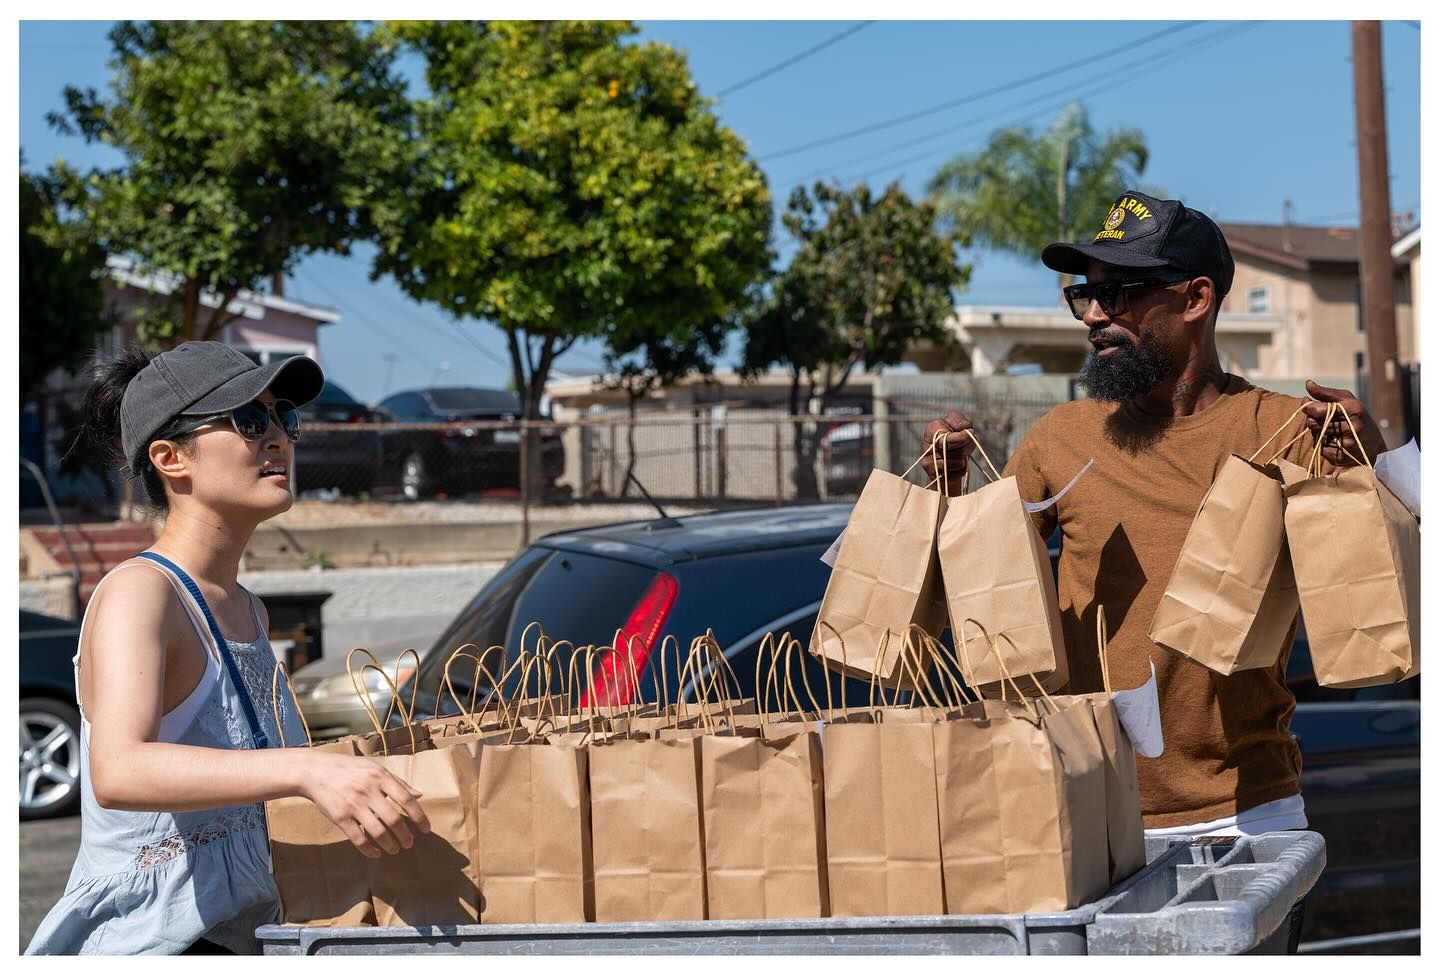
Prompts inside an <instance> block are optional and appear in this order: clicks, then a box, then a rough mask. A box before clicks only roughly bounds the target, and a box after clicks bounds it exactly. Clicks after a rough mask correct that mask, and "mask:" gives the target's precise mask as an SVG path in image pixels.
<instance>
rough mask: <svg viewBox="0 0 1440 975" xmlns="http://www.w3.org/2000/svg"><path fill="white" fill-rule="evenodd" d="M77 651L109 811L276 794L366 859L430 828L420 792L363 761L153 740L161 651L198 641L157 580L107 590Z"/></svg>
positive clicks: (219, 803) (115, 582)
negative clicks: (336, 830)
mask: <svg viewBox="0 0 1440 975" xmlns="http://www.w3.org/2000/svg"><path fill="white" fill-rule="evenodd" d="M96 598H97V599H99V600H101V602H100V603H99V604H98V605H96V606H95V607H94V608H93V609H92V611H91V622H90V625H89V627H87V630H88V635H89V639H88V641H87V645H86V646H84V647H82V648H81V672H82V674H87V679H86V680H85V685H86V694H85V695H84V707H85V712H86V715H87V717H88V718H89V720H90V769H89V774H90V781H91V787H92V789H93V790H94V793H95V798H96V800H97V801H98V802H99V803H100V804H101V805H102V806H105V807H107V808H112V809H130V810H145V811H154V812H187V811H192V810H199V809H215V808H219V807H223V806H231V805H239V804H242V803H249V802H263V801H265V800H268V799H278V798H281V797H283V796H303V797H305V798H307V799H310V800H311V801H313V802H314V803H315V804H316V805H317V806H318V807H319V808H320V811H321V812H323V813H324V814H325V815H326V816H327V817H328V818H329V819H330V820H331V821H332V822H334V823H335V824H336V825H337V826H339V827H340V828H341V829H343V830H344V831H345V833H346V835H347V836H349V838H350V840H351V842H352V843H354V844H355V845H356V846H357V847H359V848H360V849H361V850H362V851H364V852H365V853H367V855H370V856H379V855H380V850H384V851H385V852H387V853H395V852H398V851H399V850H400V849H401V848H408V847H409V846H410V845H411V844H412V843H413V832H412V829H411V827H412V826H414V827H418V828H419V829H420V830H421V831H422V832H428V831H429V821H428V820H427V819H426V817H425V813H424V811H423V810H421V808H420V805H419V803H418V802H417V801H416V800H417V799H418V798H419V797H420V793H419V792H417V791H415V790H414V789H412V788H411V787H410V786H409V785H407V784H406V783H405V782H403V781H401V780H400V779H399V778H397V777H396V776H395V775H393V774H391V773H390V772H388V771H387V770H385V769H383V768H381V767H380V766H379V765H378V764H377V763H375V762H372V761H370V760H368V759H365V758H359V757H354V756H347V755H336V754H333V753H325V752H312V751H309V750H308V749H303V748H283V749H264V750H261V751H253V750H230V749H223V748H203V747H198V746H194V745H175V744H169V743H165V742H160V741H156V738H157V737H158V735H159V729H160V718H161V715H162V707H163V705H162V700H163V693H164V684H165V659H166V647H167V646H186V645H187V643H194V642H195V641H197V640H198V639H199V637H198V635H197V634H196V633H195V630H194V627H193V626H192V625H191V623H190V620H189V617H188V616H187V615H186V613H185V610H184V609H183V608H182V607H181V605H180V603H179V601H178V599H177V598H176V596H175V594H174V591H173V590H172V589H171V587H170V585H169V583H168V582H167V581H166V580H165V579H164V577H162V576H159V575H158V574H155V573H151V572H138V571H133V570H132V571H127V572H124V573H122V574H120V575H118V576H116V577H115V578H113V579H111V580H110V581H109V583H108V584H107V585H106V586H104V587H103V588H102V590H101V592H100V593H99V594H98V595H97V597H96Z"/></svg>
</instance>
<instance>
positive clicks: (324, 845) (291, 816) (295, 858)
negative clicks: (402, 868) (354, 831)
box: [265, 796, 375, 928]
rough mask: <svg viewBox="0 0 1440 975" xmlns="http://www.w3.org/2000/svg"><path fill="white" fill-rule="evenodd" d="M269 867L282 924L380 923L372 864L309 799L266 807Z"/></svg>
mask: <svg viewBox="0 0 1440 975" xmlns="http://www.w3.org/2000/svg"><path fill="white" fill-rule="evenodd" d="M265 826H266V829H267V831H268V833H269V836H270V869H271V872H272V873H273V874H274V876H275V886H276V888H277V889H278V890H279V892H280V920H281V922H282V923H284V924H304V925H309V926H312V927H324V928H353V927H359V926H362V925H370V924H374V923H375V911H374V908H373V907H372V906H371V903H370V860H369V858H368V857H366V856H365V854H363V853H361V852H360V851H359V850H357V849H356V848H355V846H354V844H352V843H351V842H350V839H349V837H347V836H346V835H345V833H344V831H342V830H341V829H340V827H338V826H336V825H335V824H334V823H332V822H330V820H329V819H327V818H326V817H325V814H324V813H322V812H321V811H320V809H319V807H318V806H316V805H315V804H314V803H313V802H311V801H310V800H309V799H304V798H300V797H298V796H289V797H286V798H283V799H271V800H270V801H269V802H267V803H265Z"/></svg>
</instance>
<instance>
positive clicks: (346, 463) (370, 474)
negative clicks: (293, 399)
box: [293, 379, 381, 494]
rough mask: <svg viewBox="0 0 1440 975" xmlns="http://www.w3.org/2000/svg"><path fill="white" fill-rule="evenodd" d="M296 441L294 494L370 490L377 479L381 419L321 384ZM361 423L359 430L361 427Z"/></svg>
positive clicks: (303, 412) (303, 411) (333, 387)
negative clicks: (331, 427) (342, 427)
mask: <svg viewBox="0 0 1440 975" xmlns="http://www.w3.org/2000/svg"><path fill="white" fill-rule="evenodd" d="M300 417H301V420H302V425H301V431H300V440H299V442H298V443H296V444H295V476H294V478H293V483H294V485H295V493H296V494H299V493H301V492H303V491H314V490H317V489H321V490H324V489H330V490H336V491H340V492H342V493H344V494H366V493H369V492H370V491H373V490H374V488H375V482H376V480H377V479H378V477H379V474H380V460H381V452H380V451H381V444H380V430H379V429H378V428H377V427H375V426H373V424H375V423H377V422H378V421H379V419H380V414H379V413H377V412H375V411H374V410H372V409H370V408H369V407H368V406H366V405H365V404H364V403H361V402H360V401H359V400H357V399H355V397H353V396H351V395H350V394H349V393H347V392H346V391H345V390H344V389H342V388H341V387H340V386H339V385H338V384H336V383H334V382H332V381H331V380H328V379H327V380H325V386H324V388H323V389H321V390H320V395H319V396H317V397H316V398H315V400H314V401H313V402H311V403H308V404H306V405H305V406H303V407H301V409H300ZM316 423H326V424H331V423H344V424H356V426H354V427H353V428H352V429H349V430H323V429H316V428H315V427H314V426H310V424H316ZM362 424H363V425H362Z"/></svg>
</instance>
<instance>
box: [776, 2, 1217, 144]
mask: <svg viewBox="0 0 1440 975" xmlns="http://www.w3.org/2000/svg"><path fill="white" fill-rule="evenodd" d="M1200 23H1201V21H1189V22H1187V23H1183V24H1176V25H1175V26H1172V27H1167V28H1165V29H1164V30H1160V31H1156V32H1154V33H1153V34H1146V35H1145V36H1144V37H1137V38H1135V39H1134V40H1133V41H1130V42H1129V43H1130V44H1131V45H1134V44H1147V43H1149V42H1150V41H1155V40H1159V39H1160V38H1162V37H1166V36H1168V35H1170V34H1175V33H1178V32H1180V31H1182V30H1189V29H1191V28H1192V27H1197V26H1199V24H1200ZM1114 50H1115V45H1114V44H1113V43H1112V44H1110V45H1109V46H1107V47H1106V48H1105V50H1103V51H1097V52H1095V53H1094V54H1090V55H1087V56H1085V57H1083V58H1077V59H1076V60H1074V61H1068V62H1066V63H1065V64H1061V65H1057V66H1055V67H1053V68H1048V69H1046V70H1044V71H1040V72H1037V73H1035V74H1032V75H1028V76H1026V77H1024V78H1017V79H1015V80H1014V81H1007V82H1005V83H1004V84H1000V85H996V86H995V87H993V88H987V89H985V90H984V91H979V92H974V93H973V94H969V95H965V96H963V97H961V98H954V99H951V100H950V101H948V102H941V103H940V104H939V105H931V106H930V107H929V108H922V109H920V110H918V111H915V112H910V113H908V114H905V115H898V116H895V117H894V118H889V119H884V120H882V121H879V122H874V123H872V124H870V125H866V126H862V127H860V128H858V129H851V130H850V131H848V132H841V133H838V134H836V135H831V136H826V137H825V138H823V139H815V140H813V141H811V142H807V143H805V144H803V145H798V146H791V147H790V148H788V149H781V150H780V151H779V152H772V153H767V154H766V155H763V156H759V157H757V158H758V159H760V160H761V161H762V162H763V161H764V160H767V159H779V158H781V157H782V156H793V155H795V154H796V153H800V152H808V151H809V150H811V149H817V148H819V147H821V146H828V145H831V144H832V143H836V142H842V141H844V140H846V139H854V138H856V137H858V136H862V135H869V134H870V133H872V132H879V131H881V130H883V129H889V128H893V127H894V126H897V125H903V124H904V123H906V122H913V121H915V120H916V119H919V118H924V117H926V116H927V115H934V114H936V113H938V112H944V111H948V110H949V109H952V108H958V107H959V106H961V105H967V104H969V103H970V102H974V101H979V100H980V99H982V98H989V97H990V96H991V95H999V94H1003V93H1004V92H1007V91H1012V90H1014V89H1016V88H1020V87H1023V86H1024V85H1028V84H1030V83H1031V82H1035V81H1041V80H1044V79H1045V78H1049V77H1051V76H1053V75H1057V74H1060V73H1062V72H1065V71H1069V70H1071V69H1072V68H1078V67H1081V66H1084V65H1093V64H1094V63H1095V62H1096V61H1097V60H1099V59H1100V58H1102V57H1106V56H1108V55H1110V54H1112V53H1113V52H1114Z"/></svg>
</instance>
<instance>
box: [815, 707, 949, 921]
mask: <svg viewBox="0 0 1440 975" xmlns="http://www.w3.org/2000/svg"><path fill="white" fill-rule="evenodd" d="M874 719H875V715H874V714H871V713H864V714H861V713H855V712H852V713H851V714H850V715H849V716H848V718H847V719H845V720H841V721H837V722H835V723H829V724H826V725H825V726H824V728H823V729H822V730H821V732H820V738H821V744H822V747H823V756H824V759H823V776H824V788H825V851H826V859H827V865H828V868H829V875H830V876H829V879H830V913H831V916H832V917H873V916H890V915H915V914H944V913H945V912H946V911H945V892H944V887H943V885H942V882H941V870H940V823H939V810H938V802H937V799H936V779H935V738H934V733H933V729H934V725H932V724H931V723H929V722H896V723H891V722H887V721H884V720H883V719H882V720H880V721H879V722H876V721H875V720H874Z"/></svg>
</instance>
